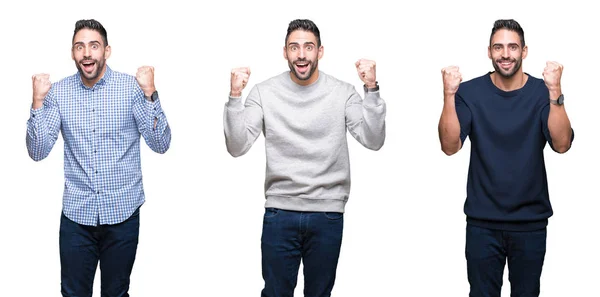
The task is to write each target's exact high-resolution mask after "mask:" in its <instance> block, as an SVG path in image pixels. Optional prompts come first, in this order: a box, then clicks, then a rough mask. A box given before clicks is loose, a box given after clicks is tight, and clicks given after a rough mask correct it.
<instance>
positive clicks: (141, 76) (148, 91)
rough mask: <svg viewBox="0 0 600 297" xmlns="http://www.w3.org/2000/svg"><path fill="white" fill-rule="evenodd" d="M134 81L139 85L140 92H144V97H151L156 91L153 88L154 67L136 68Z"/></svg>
mask: <svg viewBox="0 0 600 297" xmlns="http://www.w3.org/2000/svg"><path fill="white" fill-rule="evenodd" d="M135 79H136V80H137V82H138V84H139V85H140V88H142V91H144V96H146V98H149V97H150V96H152V93H154V91H156V87H154V67H152V66H142V67H140V68H138V71H137V73H136V74H135Z"/></svg>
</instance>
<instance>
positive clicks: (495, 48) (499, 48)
mask: <svg viewBox="0 0 600 297" xmlns="http://www.w3.org/2000/svg"><path fill="white" fill-rule="evenodd" d="M494 50H495V51H501V50H502V46H500V45H494Z"/></svg>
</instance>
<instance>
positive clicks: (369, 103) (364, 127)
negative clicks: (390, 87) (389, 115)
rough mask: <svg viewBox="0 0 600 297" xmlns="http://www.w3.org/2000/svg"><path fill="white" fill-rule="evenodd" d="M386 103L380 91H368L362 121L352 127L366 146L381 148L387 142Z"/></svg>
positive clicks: (356, 135)
mask: <svg viewBox="0 0 600 297" xmlns="http://www.w3.org/2000/svg"><path fill="white" fill-rule="evenodd" d="M386 112H387V111H386V104H385V101H384V100H383V99H382V98H381V97H380V93H379V91H375V92H366V93H365V99H364V100H363V101H362V121H361V122H359V124H358V125H356V126H355V127H353V128H352V131H353V133H354V134H355V136H354V137H355V138H356V139H357V140H358V141H359V142H360V143H362V144H363V146H365V147H366V148H369V149H371V150H379V149H380V148H381V147H382V146H383V144H384V142H385V117H386Z"/></svg>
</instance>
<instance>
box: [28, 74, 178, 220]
mask: <svg viewBox="0 0 600 297" xmlns="http://www.w3.org/2000/svg"><path fill="white" fill-rule="evenodd" d="M155 119H156V120H157V125H156V128H154V121H155ZM59 131H60V132H61V133H62V136H63V140H64V150H65V151H64V167H65V168H64V170H65V188H64V193H63V212H64V214H65V215H66V216H67V217H68V218H70V219H71V220H73V221H75V222H77V223H79V224H82V225H89V226H96V225H97V224H117V223H120V222H122V221H124V220H125V219H127V218H128V217H129V216H130V215H131V214H132V213H133V212H134V211H135V210H136V208H138V207H139V206H140V205H142V203H144V201H145V197H144V189H143V183H142V170H141V164H140V135H142V136H143V137H144V140H145V141H146V144H148V146H149V147H150V148H151V149H152V150H153V151H155V152H157V153H164V152H166V151H167V149H168V148H169V145H170V143H171V130H170V128H169V125H168V123H167V118H166V117H165V114H164V112H163V110H162V108H161V106H160V101H159V100H156V101H154V102H151V101H149V100H146V99H145V97H144V93H143V91H142V90H141V88H140V87H139V85H138V83H137V81H136V79H135V77H133V76H131V75H128V74H124V73H120V72H116V71H112V70H111V69H110V68H109V67H108V66H107V69H106V72H105V74H104V76H103V77H102V79H100V81H99V82H98V83H96V84H95V85H94V86H93V87H91V88H89V87H87V86H85V85H84V84H83V82H82V80H81V77H80V75H79V74H74V75H72V76H69V77H66V78H64V79H63V80H61V81H59V82H56V83H53V84H52V87H51V89H50V91H49V92H48V95H47V96H46V98H45V100H44V105H43V106H42V107H41V108H39V109H37V110H34V109H32V110H31V115H30V118H29V120H28V122H27V137H26V142H27V150H28V151H29V155H30V157H31V158H32V159H33V160H35V161H39V160H42V159H44V158H46V157H47V156H48V154H49V153H50V151H51V150H52V147H53V146H54V143H55V142H56V139H57V138H58V133H59Z"/></svg>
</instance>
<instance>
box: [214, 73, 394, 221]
mask: <svg viewBox="0 0 600 297" xmlns="http://www.w3.org/2000/svg"><path fill="white" fill-rule="evenodd" d="M385 114H386V105H385V102H384V101H383V99H382V98H381V97H380V96H379V91H376V92H367V93H366V94H365V99H364V100H363V99H362V98H361V97H360V95H359V94H358V93H357V92H356V89H355V88H354V86H352V85H351V84H349V83H346V82H343V81H341V80H338V79H336V78H335V77H333V76H331V75H328V74H326V73H324V72H322V71H320V72H319V78H318V80H317V81H316V82H314V83H313V84H311V85H309V86H300V85H298V84H296V83H295V82H294V81H292V79H291V77H290V72H289V71H286V72H284V73H282V74H280V75H277V76H275V77H272V78H270V79H268V80H266V81H264V82H262V83H259V84H256V85H255V86H254V87H253V88H252V89H251V90H250V93H249V94H248V97H247V98H246V101H245V104H242V99H241V98H236V97H229V101H228V102H227V103H226V104H225V111H224V120H223V122H224V123H223V124H224V129H225V140H226V144H227V150H228V151H229V153H230V154H231V155H232V156H234V157H238V156H241V155H243V154H245V153H246V152H248V150H249V149H250V147H252V144H253V143H254V142H255V141H256V139H257V138H258V136H259V135H260V132H261V131H262V132H263V134H264V136H265V147H266V154H267V155H266V161H267V166H266V175H265V177H266V178H265V196H266V203H265V207H274V208H280V209H285V210H295V211H329V212H344V207H345V205H346V202H347V200H348V196H349V194H350V160H349V157H348V143H347V140H346V130H348V131H350V134H352V136H353V137H354V138H355V139H356V140H357V141H358V142H360V143H361V144H362V145H363V146H365V147H367V148H369V149H372V150H379V149H380V148H381V147H382V146H383V143H384V140H385Z"/></svg>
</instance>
